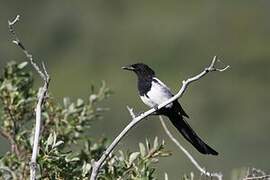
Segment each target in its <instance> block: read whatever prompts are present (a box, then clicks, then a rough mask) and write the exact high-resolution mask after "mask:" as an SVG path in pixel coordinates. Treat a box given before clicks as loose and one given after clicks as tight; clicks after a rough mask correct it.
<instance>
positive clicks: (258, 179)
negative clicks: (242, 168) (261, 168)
mask: <svg viewBox="0 0 270 180" xmlns="http://www.w3.org/2000/svg"><path fill="white" fill-rule="evenodd" d="M268 178H270V175H264V176H257V177H245V178H244V179H243V180H260V179H261V180H264V179H268Z"/></svg>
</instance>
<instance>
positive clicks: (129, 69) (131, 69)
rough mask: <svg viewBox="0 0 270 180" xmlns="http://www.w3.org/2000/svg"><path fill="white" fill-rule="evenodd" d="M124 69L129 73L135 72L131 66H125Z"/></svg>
mask: <svg viewBox="0 0 270 180" xmlns="http://www.w3.org/2000/svg"><path fill="white" fill-rule="evenodd" d="M122 69H124V70H128V71H134V70H135V69H134V67H132V66H131V65H128V66H123V67H122Z"/></svg>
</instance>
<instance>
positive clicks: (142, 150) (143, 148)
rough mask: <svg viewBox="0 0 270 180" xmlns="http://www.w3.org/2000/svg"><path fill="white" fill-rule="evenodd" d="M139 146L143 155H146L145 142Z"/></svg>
mask: <svg viewBox="0 0 270 180" xmlns="http://www.w3.org/2000/svg"><path fill="white" fill-rule="evenodd" d="M139 148H140V152H141V155H142V157H144V156H145V155H146V151H145V146H144V144H143V143H139Z"/></svg>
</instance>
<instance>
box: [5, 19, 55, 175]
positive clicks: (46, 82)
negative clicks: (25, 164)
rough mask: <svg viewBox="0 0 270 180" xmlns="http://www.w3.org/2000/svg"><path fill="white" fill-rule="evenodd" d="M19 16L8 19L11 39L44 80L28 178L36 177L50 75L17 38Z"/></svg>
mask: <svg viewBox="0 0 270 180" xmlns="http://www.w3.org/2000/svg"><path fill="white" fill-rule="evenodd" d="M19 18H20V16H19V15H17V16H16V17H15V18H14V20H12V21H8V27H9V30H10V32H11V34H12V35H13V37H14V40H13V41H12V42H13V43H14V44H16V45H17V46H19V47H20V48H21V49H22V51H23V53H24V54H25V56H26V57H27V58H28V59H29V61H30V63H31V64H32V66H33V67H34V69H35V70H36V71H37V72H38V74H39V75H40V77H41V78H42V79H43V81H44V85H43V86H42V87H41V88H39V91H38V94H37V98H38V101H37V105H36V109H35V111H36V125H35V134H34V141H33V151H32V157H31V162H30V180H35V179H36V169H37V162H36V161H37V156H38V150H39V136H40V129H41V113H42V105H43V103H44V101H45V98H46V95H47V93H48V88H49V82H50V76H49V74H48V72H47V70H46V68H45V64H44V63H43V62H42V69H41V68H40V67H39V66H38V64H37V63H35V61H34V59H33V55H32V54H31V53H29V52H28V51H27V49H26V48H25V46H24V45H23V43H22V42H21V41H20V39H19V38H18V36H17V34H16V31H15V29H14V27H13V26H14V25H15V24H16V23H17V22H18V21H19Z"/></svg>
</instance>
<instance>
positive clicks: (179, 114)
mask: <svg viewBox="0 0 270 180" xmlns="http://www.w3.org/2000/svg"><path fill="white" fill-rule="evenodd" d="M122 68H123V69H125V70H130V71H133V72H135V73H136V74H137V77H138V90H139V95H140V98H141V99H142V101H143V102H144V104H146V105H147V106H149V107H151V108H153V107H157V106H158V105H159V104H161V103H163V102H164V101H166V100H168V99H170V98H171V97H172V96H173V94H172V93H171V91H170V89H169V88H168V87H167V86H166V85H165V84H164V83H163V82H162V81H160V80H159V79H158V78H157V77H156V76H155V72H154V71H153V70H152V69H151V68H150V67H149V66H147V65H146V64H143V63H137V64H132V65H128V66H125V67H122ZM156 113H157V114H159V115H165V116H167V117H168V118H169V119H170V120H171V122H172V123H173V125H174V126H175V127H176V128H177V130H178V131H179V132H180V133H181V134H182V135H183V136H184V138H185V139H186V140H188V141H189V142H190V143H191V144H192V145H193V146H194V147H195V148H196V149H197V150H198V151H199V152H201V153H202V154H211V155H218V152H216V151H215V150H214V149H212V148H211V147H210V146H208V145H207V144H206V143H204V142H203V140H202V139H201V138H200V137H199V136H198V135H197V134H196V133H195V131H193V129H192V128H191V127H190V126H189V124H188V123H187V122H186V120H185V119H184V117H187V118H189V116H188V115H187V114H186V113H185V111H184V110H183V108H182V107H181V105H180V103H179V102H178V101H177V100H175V101H173V102H172V103H170V104H168V105H166V106H165V107H163V108H161V109H160V110H158V111H157V112H156Z"/></svg>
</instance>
